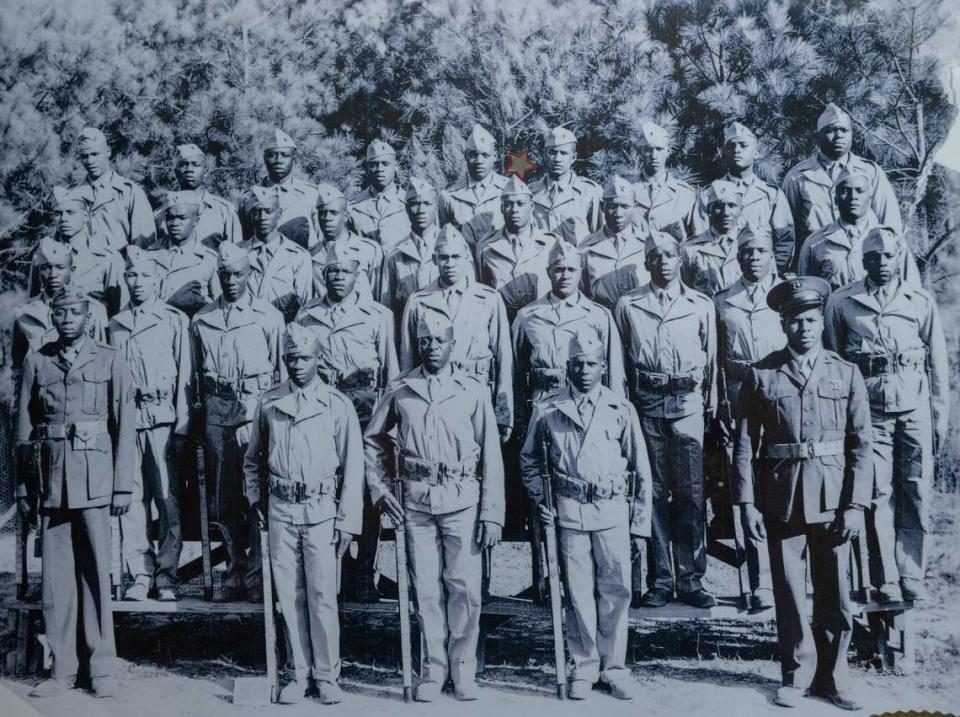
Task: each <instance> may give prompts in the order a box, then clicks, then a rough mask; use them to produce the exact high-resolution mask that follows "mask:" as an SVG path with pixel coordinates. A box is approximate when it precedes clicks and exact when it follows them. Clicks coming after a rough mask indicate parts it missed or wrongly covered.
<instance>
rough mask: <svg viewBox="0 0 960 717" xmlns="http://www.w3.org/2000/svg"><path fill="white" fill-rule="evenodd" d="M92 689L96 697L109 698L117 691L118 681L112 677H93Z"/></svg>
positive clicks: (91, 681)
mask: <svg viewBox="0 0 960 717" xmlns="http://www.w3.org/2000/svg"><path fill="white" fill-rule="evenodd" d="M90 691H91V692H92V693H93V694H94V696H96V697H99V698H101V699H107V698H109V697H113V696H114V695H115V694H116V693H117V683H116V681H115V680H114V679H113V678H112V677H93V678H91V680H90Z"/></svg>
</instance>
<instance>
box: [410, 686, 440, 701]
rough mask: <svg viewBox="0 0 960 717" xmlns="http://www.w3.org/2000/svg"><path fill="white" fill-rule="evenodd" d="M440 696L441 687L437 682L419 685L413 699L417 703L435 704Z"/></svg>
mask: <svg viewBox="0 0 960 717" xmlns="http://www.w3.org/2000/svg"><path fill="white" fill-rule="evenodd" d="M439 696H440V685H439V683H437V682H421V683H420V684H419V685H417V691H416V694H414V696H413V699H414V700H416V701H417V702H433V701H434V700H435V699H437V698H438V697H439Z"/></svg>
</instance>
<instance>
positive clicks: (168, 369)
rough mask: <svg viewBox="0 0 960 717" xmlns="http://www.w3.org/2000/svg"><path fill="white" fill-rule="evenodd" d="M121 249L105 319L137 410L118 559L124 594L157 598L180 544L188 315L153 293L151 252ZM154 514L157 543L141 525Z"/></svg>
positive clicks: (172, 574) (163, 595)
mask: <svg viewBox="0 0 960 717" xmlns="http://www.w3.org/2000/svg"><path fill="white" fill-rule="evenodd" d="M123 251H124V259H125V272H124V279H125V280H126V283H127V288H128V289H129V291H130V304H129V305H128V306H126V307H124V310H123V311H121V312H120V313H119V314H117V315H116V316H114V317H113V319H111V321H110V344H111V345H112V346H113V347H114V348H116V349H117V350H118V351H119V352H120V354H121V355H123V357H124V358H125V359H126V361H127V364H128V365H129V366H130V371H131V373H132V374H133V385H134V403H135V405H136V416H137V417H136V427H137V442H136V443H137V463H136V466H137V470H136V472H135V474H134V481H133V494H132V501H131V507H130V510H129V511H128V512H127V514H126V515H124V516H123V517H122V518H121V527H122V530H123V537H124V539H123V544H122V548H123V558H124V563H125V566H126V567H127V569H128V570H129V571H130V573H131V574H132V575H133V576H134V584H133V585H131V586H130V587H129V588H128V589H127V592H126V595H125V598H126V599H127V600H143V599H145V598H146V597H147V596H148V593H149V592H150V591H151V590H153V589H155V590H156V593H157V597H158V598H159V599H160V600H176V597H177V595H176V586H177V567H178V566H179V563H180V550H181V548H182V546H183V542H182V540H183V539H182V532H181V530H180V480H179V472H178V470H177V469H178V467H179V465H180V464H181V463H182V462H183V456H184V449H185V444H186V438H187V430H188V426H189V422H190V397H189V396H188V392H187V387H188V385H189V384H190V383H191V382H192V376H193V352H192V348H191V345H190V321H189V319H188V318H187V316H186V314H184V313H183V312H181V311H179V310H177V309H175V308H173V307H172V306H170V305H168V304H166V303H164V302H163V301H161V300H160V299H159V295H158V289H159V286H160V279H161V277H162V275H163V274H162V272H163V268H162V267H161V265H160V264H158V263H157V259H158V258H159V256H158V252H155V251H144V250H143V249H140V248H138V247H136V246H133V245H131V246H128V247H126V248H125V249H124V250H123ZM154 515H156V517H157V519H158V521H159V529H158V534H157V542H156V547H154V546H153V545H152V544H151V542H150V538H149V533H148V527H149V526H150V524H151V523H152V522H153V517H154Z"/></svg>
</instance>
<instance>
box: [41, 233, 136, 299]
mask: <svg viewBox="0 0 960 717" xmlns="http://www.w3.org/2000/svg"><path fill="white" fill-rule="evenodd" d="M53 239H54V241H58V242H61V243H63V244H65V245H66V246H68V247H70V254H71V256H72V257H73V269H72V270H71V271H70V284H71V285H73V286H75V287H77V288H78V289H80V290H81V291H83V293H85V294H86V295H87V296H89V297H90V298H91V299H93V300H94V301H96V302H98V303H101V304H103V305H104V307H105V308H106V309H107V314H108V315H109V316H113V315H114V314H115V313H117V312H118V311H119V310H120V308H121V307H122V306H124V305H126V302H127V300H128V298H129V297H128V296H127V285H126V282H124V280H123V260H122V259H121V258H120V255H119V254H118V253H117V251H116V250H115V249H111V248H110V247H108V246H107V245H106V244H105V243H104V242H103V241H98V240H96V239H94V238H93V237H92V236H91V235H90V233H89V232H87V231H86V230H84V231H80V232H77V234H75V235H74V236H72V237H70V239H67V240H65V241H64V240H61V239H60V238H59V237H57V236H56V235H55V236H54V237H53ZM39 293H40V274H39V268H38V266H37V257H36V256H35V258H34V260H33V264H32V266H31V277H30V294H31V296H36V295H37V294H39Z"/></svg>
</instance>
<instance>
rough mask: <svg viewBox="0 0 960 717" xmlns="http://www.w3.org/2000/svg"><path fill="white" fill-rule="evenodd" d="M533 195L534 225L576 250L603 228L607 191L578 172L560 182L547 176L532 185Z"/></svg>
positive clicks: (569, 174)
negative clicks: (603, 196)
mask: <svg viewBox="0 0 960 717" xmlns="http://www.w3.org/2000/svg"><path fill="white" fill-rule="evenodd" d="M530 191H531V192H532V193H533V221H534V223H535V224H536V225H537V226H538V227H540V228H541V229H543V230H544V231H548V232H551V233H552V234H556V235H557V236H561V237H563V238H564V239H565V240H566V241H568V242H570V243H571V244H573V245H574V246H577V245H578V244H580V242H582V241H583V240H584V239H586V238H587V237H588V236H589V235H590V234H592V233H594V232H595V231H597V230H598V229H600V227H602V226H603V214H602V213H601V211H600V196H601V194H603V190H602V189H601V187H600V185H599V184H597V183H596V182H594V181H593V180H590V179H587V178H586V177H581V176H580V175H579V174H575V173H574V172H568V173H567V174H566V175H564V176H563V177H561V178H560V179H557V180H554V179H553V178H551V177H549V176H544V177H541V178H540V179H537V180H535V181H533V182H531V183H530Z"/></svg>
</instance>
